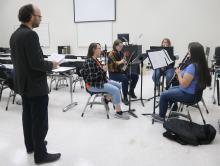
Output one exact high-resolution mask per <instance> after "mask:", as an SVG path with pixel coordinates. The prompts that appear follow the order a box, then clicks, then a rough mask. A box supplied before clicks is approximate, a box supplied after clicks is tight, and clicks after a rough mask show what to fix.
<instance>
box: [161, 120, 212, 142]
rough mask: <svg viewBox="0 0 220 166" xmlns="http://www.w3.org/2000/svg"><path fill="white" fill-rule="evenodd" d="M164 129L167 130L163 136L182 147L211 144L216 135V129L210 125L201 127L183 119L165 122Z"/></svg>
mask: <svg viewBox="0 0 220 166" xmlns="http://www.w3.org/2000/svg"><path fill="white" fill-rule="evenodd" d="M163 127H164V128H165V129H166V130H167V131H166V132H164V133H163V136H164V137H166V138H168V139H171V140H174V141H176V142H178V143H180V144H181V145H194V146H197V145H205V144H210V143H211V142H212V141H213V140H214V138H215V135H216V130H215V128H214V127H213V126H211V125H209V124H206V125H199V124H196V123H193V122H189V121H186V120H181V119H170V120H168V121H166V122H164V124H163Z"/></svg>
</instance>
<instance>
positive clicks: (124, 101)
mask: <svg viewBox="0 0 220 166" xmlns="http://www.w3.org/2000/svg"><path fill="white" fill-rule="evenodd" d="M123 103H124V104H125V105H128V104H129V101H128V98H127V97H126V98H124V100H123Z"/></svg>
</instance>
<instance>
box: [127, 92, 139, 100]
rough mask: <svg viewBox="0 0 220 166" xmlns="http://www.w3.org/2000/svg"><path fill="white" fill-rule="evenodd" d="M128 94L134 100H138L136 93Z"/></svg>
mask: <svg viewBox="0 0 220 166" xmlns="http://www.w3.org/2000/svg"><path fill="white" fill-rule="evenodd" d="M128 94H129V95H130V96H131V98H133V99H137V96H136V95H135V93H134V91H130V92H128Z"/></svg>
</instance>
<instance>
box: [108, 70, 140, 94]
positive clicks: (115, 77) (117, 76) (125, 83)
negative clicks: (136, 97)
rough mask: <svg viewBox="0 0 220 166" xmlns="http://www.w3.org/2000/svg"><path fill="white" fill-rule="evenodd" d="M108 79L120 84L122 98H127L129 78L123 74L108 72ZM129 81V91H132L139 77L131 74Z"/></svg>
mask: <svg viewBox="0 0 220 166" xmlns="http://www.w3.org/2000/svg"><path fill="white" fill-rule="evenodd" d="M109 78H110V79H111V80H114V81H118V82H121V83H122V93H123V96H124V98H127V95H128V84H129V76H128V75H127V74H123V73H110V72H109ZM130 79H131V84H130V91H134V89H135V87H136V85H137V82H138V79H139V76H138V74H135V73H131V76H130Z"/></svg>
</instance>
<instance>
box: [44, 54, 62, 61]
mask: <svg viewBox="0 0 220 166" xmlns="http://www.w3.org/2000/svg"><path fill="white" fill-rule="evenodd" d="M47 60H48V61H55V62H58V63H62V62H64V60H65V55H63V54H57V53H53V54H51V56H49V57H48V59H47Z"/></svg>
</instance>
